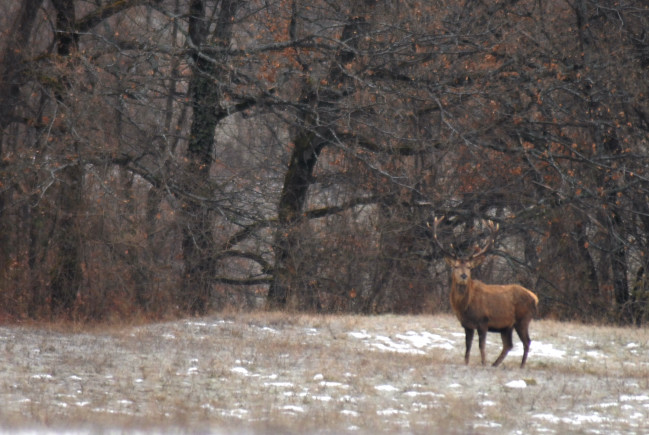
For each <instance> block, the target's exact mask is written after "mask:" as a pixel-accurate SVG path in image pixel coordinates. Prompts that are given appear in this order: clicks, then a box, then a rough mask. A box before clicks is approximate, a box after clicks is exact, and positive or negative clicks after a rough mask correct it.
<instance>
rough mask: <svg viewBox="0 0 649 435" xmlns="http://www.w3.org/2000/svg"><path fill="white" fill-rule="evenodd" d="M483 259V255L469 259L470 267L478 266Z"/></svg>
mask: <svg viewBox="0 0 649 435" xmlns="http://www.w3.org/2000/svg"><path fill="white" fill-rule="evenodd" d="M483 261H484V255H483V256H480V257H477V258H474V259H472V260H471V269H473V268H474V267H478V266H480V265H481V264H482V262H483Z"/></svg>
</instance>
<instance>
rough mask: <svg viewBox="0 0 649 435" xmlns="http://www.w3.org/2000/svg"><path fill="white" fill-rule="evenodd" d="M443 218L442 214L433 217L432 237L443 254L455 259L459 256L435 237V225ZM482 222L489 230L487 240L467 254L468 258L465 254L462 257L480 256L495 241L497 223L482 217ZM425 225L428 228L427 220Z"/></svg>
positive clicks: (470, 258) (472, 257) (469, 258)
mask: <svg viewBox="0 0 649 435" xmlns="http://www.w3.org/2000/svg"><path fill="white" fill-rule="evenodd" d="M443 220H444V216H442V217H436V218H434V221H433V227H432V230H433V239H434V240H435V243H436V244H437V246H438V247H439V249H440V251H441V252H442V253H443V254H444V255H445V256H447V257H450V258H453V259H456V260H457V259H459V258H460V256H459V255H458V254H457V253H456V252H451V251H449V250H448V249H446V248H444V246H443V245H442V244H441V242H440V241H439V239H438V238H437V227H438V226H439V224H440V222H442V221H443ZM482 222H483V226H484V227H486V228H487V229H488V230H489V235H488V238H487V241H486V243H485V244H484V246H482V247H480V246H476V250H475V252H474V253H473V254H471V255H469V256H468V258H467V257H465V256H462V258H465V259H466V260H474V259H476V258H478V257H481V256H483V255H485V254H486V253H487V252H488V251H489V250H490V249H491V247H492V246H493V244H494V242H495V239H496V233H497V232H498V224H496V223H494V222H493V221H491V220H486V219H483V220H482ZM426 225H427V226H428V228H430V223H428V222H427V223H426ZM451 248H453V249H455V248H454V247H453V244H451Z"/></svg>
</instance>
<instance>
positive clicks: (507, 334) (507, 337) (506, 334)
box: [493, 328, 514, 367]
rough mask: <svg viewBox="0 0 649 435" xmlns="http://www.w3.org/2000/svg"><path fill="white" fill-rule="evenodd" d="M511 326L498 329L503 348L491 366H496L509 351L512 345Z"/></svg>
mask: <svg viewBox="0 0 649 435" xmlns="http://www.w3.org/2000/svg"><path fill="white" fill-rule="evenodd" d="M513 331H514V330H513V329H512V328H506V329H504V330H502V331H500V337H501V338H502V340H503V350H502V351H501V352H500V355H499V356H498V359H496V361H494V363H493V366H494V367H498V365H499V364H500V363H501V362H503V360H504V359H505V357H506V356H507V354H508V353H509V351H510V350H512V347H514V342H513V340H512V333H513Z"/></svg>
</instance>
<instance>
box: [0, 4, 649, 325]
mask: <svg viewBox="0 0 649 435" xmlns="http://www.w3.org/2000/svg"><path fill="white" fill-rule="evenodd" d="M429 3H430V2H424V1H410V2H399V1H397V2H381V1H377V0H365V1H360V2H351V4H350V2H346V1H337V0H336V1H319V0H315V1H310V2H298V1H295V0H292V1H289V0H273V1H242V0H212V1H208V0H130V1H114V0H106V1H99V2H88V1H80V0H29V1H24V2H14V1H8V0H0V25H1V26H2V34H3V38H2V40H3V45H2V46H1V47H0V50H1V51H0V56H1V57H0V156H1V160H0V177H1V178H0V301H1V305H0V306H2V307H3V308H2V315H3V316H5V317H8V318H23V317H31V318H42V317H47V318H49V317H58V316H63V317H69V318H73V319H78V320H91V319H92V320H96V319H98V320H101V319H107V318H123V317H129V316H133V315H143V316H150V317H158V316H162V315H166V314H174V313H175V314H183V313H188V314H202V313H205V312H207V311H209V310H213V309H220V308H224V307H228V306H235V307H259V306H264V305H265V306H269V307H272V308H276V309H295V310H313V311H323V312H338V311H347V312H358V313H378V312H387V311H393V312H433V311H437V310H446V309H448V302H447V300H448V282H449V281H448V277H447V275H446V271H445V268H444V265H443V260H442V256H441V254H440V253H439V252H437V250H436V249H435V248H434V246H433V244H431V234H430V230H429V229H428V226H427V222H428V221H430V220H431V219H432V216H434V215H440V214H444V215H445V216H448V220H447V222H449V223H456V226H455V227H454V226H453V225H447V227H448V228H446V230H447V231H449V232H453V231H455V232H456V233H457V231H459V230H460V229H461V228H462V227H466V226H470V225H471V223H472V222H477V221H478V220H479V219H482V218H489V219H491V220H494V221H496V222H498V223H499V224H500V228H501V231H500V233H499V238H498V240H497V241H496V248H497V249H496V253H497V254H498V255H496V256H494V257H493V258H492V260H491V261H489V262H487V263H485V264H484V265H483V266H482V269H481V271H479V274H480V275H481V278H482V279H484V280H485V281H487V282H494V283H504V282H514V281H515V282H520V283H521V284H523V285H525V286H526V287H528V288H530V289H531V290H533V291H534V292H535V293H536V294H537V295H539V298H540V304H539V307H540V311H541V314H542V315H546V316H554V317H557V318H579V319H582V320H601V319H608V320H611V321H620V322H629V323H631V322H634V323H637V324H640V323H643V322H645V321H646V320H647V318H648V316H649V311H648V307H647V304H648V303H649V279H648V278H647V272H646V270H647V266H648V262H649V259H648V257H649V238H648V237H647V234H649V191H648V188H649V172H648V169H647V167H648V163H649V139H648V137H649V103H647V101H649V98H648V88H649V80H647V72H648V69H649V36H648V35H647V29H649V6H648V5H647V4H646V2H644V1H641V0H628V1H624V2H609V1H599V0H570V1H568V0H548V1H542V2H539V1H536V0H518V1H513V2H512V1H469V0H467V1H462V2H457V1H439V2H434V4H429ZM476 272H478V271H476Z"/></svg>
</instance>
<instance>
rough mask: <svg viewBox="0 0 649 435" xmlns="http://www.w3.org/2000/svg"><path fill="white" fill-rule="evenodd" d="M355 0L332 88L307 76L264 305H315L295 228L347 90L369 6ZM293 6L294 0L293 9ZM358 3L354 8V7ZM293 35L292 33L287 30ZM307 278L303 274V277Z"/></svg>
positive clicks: (333, 71) (333, 69)
mask: <svg viewBox="0 0 649 435" xmlns="http://www.w3.org/2000/svg"><path fill="white" fill-rule="evenodd" d="M365 3H366V5H362V4H360V3H355V4H354V6H353V7H352V9H353V10H352V14H351V16H350V17H349V19H348V21H347V23H346V25H345V27H344V28H343V32H342V35H341V41H342V42H344V44H346V46H347V47H349V48H346V49H342V50H340V51H339V52H338V54H337V55H336V58H335V59H332V63H331V67H330V69H329V73H328V77H327V80H326V81H327V82H328V83H329V86H330V90H329V91H327V90H319V91H318V92H316V91H315V90H313V89H311V86H312V84H311V83H310V81H309V80H305V84H304V89H303V95H304V96H303V98H302V103H303V104H304V106H306V107H309V108H311V109H310V110H311V111H310V112H303V113H302V114H301V118H302V126H301V127H300V129H299V131H298V133H297V134H296V135H295V136H294V140H293V142H294V144H295V145H294V147H293V151H292V152H291V157H290V160H289V166H288V170H287V172H286V175H285V177H284V185H283V187H282V193H281V196H280V200H279V204H278V221H279V225H278V228H277V231H276V233H275V240H274V245H273V249H274V251H275V270H274V276H273V281H272V283H271V285H270V288H269V291H268V297H267V306H268V307H269V308H271V309H280V308H285V307H286V306H287V304H289V301H292V302H291V305H293V306H294V308H298V309H315V308H317V301H316V299H315V295H313V294H312V291H311V289H310V288H309V287H308V286H305V285H304V284H302V283H303V282H308V281H310V280H309V277H300V276H298V275H299V270H298V267H297V264H295V262H294V260H299V258H300V254H299V253H298V251H299V249H298V247H299V245H300V243H301V239H300V236H299V231H298V228H299V226H300V222H301V221H302V215H303V213H304V205H305V203H306V201H307V193H308V190H309V186H310V185H311V184H312V183H313V170H314V168H315V165H316V162H317V161H318V157H319V156H320V153H321V152H322V150H323V148H324V147H325V146H326V145H327V144H328V143H329V142H330V141H331V140H333V137H334V135H333V134H332V133H333V132H334V128H335V127H334V123H335V119H336V114H337V111H336V110H335V108H334V105H335V104H336V103H337V101H339V100H340V99H342V98H343V97H344V96H345V94H346V90H345V87H344V85H345V83H346V81H347V77H346V76H345V74H344V72H343V70H342V69H341V68H343V65H346V64H348V63H349V62H351V61H353V59H354V57H355V52H354V51H353V49H354V48H355V47H357V46H358V42H359V40H360V39H361V38H362V34H363V31H364V30H365V29H366V25H365V20H364V18H363V16H362V13H361V12H362V10H363V9H364V8H365V7H367V6H370V3H371V4H373V3H374V2H365ZM295 8H296V6H295V5H294V12H295ZM356 9H358V10H356ZM291 36H292V37H295V35H294V34H292V35H291ZM302 278H306V279H302Z"/></svg>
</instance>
